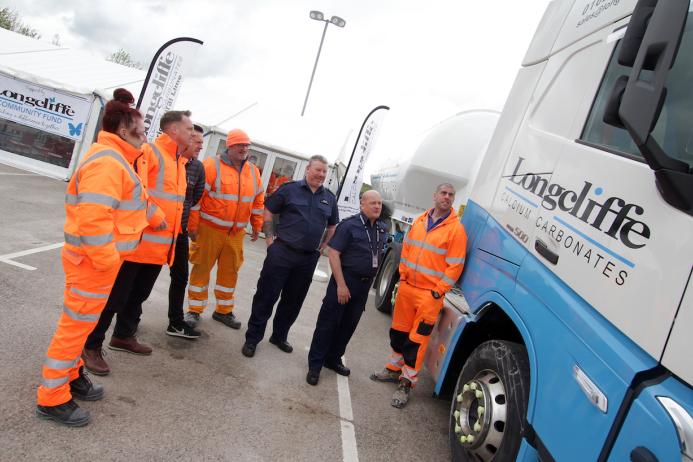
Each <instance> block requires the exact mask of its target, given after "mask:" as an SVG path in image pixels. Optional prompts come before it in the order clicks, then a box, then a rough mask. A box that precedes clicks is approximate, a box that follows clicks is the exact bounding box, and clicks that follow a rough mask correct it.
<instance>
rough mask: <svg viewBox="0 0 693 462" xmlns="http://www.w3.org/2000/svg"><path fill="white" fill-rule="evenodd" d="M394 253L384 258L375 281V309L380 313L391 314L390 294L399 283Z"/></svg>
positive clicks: (389, 253)
mask: <svg viewBox="0 0 693 462" xmlns="http://www.w3.org/2000/svg"><path fill="white" fill-rule="evenodd" d="M395 254H396V252H394V251H390V252H388V254H387V255H386V256H385V261H383V266H382V270H381V271H379V272H378V277H377V279H376V281H375V307H376V309H377V310H378V311H380V312H381V313H387V314H389V313H392V292H393V291H394V289H395V284H397V281H399V271H398V270H397V266H398V264H397V261H396V259H397V258H396V255H395Z"/></svg>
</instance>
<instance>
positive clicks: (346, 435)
mask: <svg viewBox="0 0 693 462" xmlns="http://www.w3.org/2000/svg"><path fill="white" fill-rule="evenodd" d="M342 361H343V362H344V365H346V360H345V359H344V358H342ZM337 394H338V395H339V417H340V418H341V430H342V459H343V460H344V462H358V461H359V451H358V448H357V446H356V430H355V429H354V422H353V420H354V414H353V412H352V410H351V393H350V392H349V379H348V378H346V377H344V376H343V375H337Z"/></svg>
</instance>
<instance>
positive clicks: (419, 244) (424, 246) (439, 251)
mask: <svg viewBox="0 0 693 462" xmlns="http://www.w3.org/2000/svg"><path fill="white" fill-rule="evenodd" d="M404 242H405V243H408V244H412V245H415V246H416V247H421V248H422V249H426V250H430V251H431V252H433V253H437V254H438V255H445V253H446V252H447V250H446V249H441V248H440V247H436V246H434V245H432V244H429V243H428V242H422V241H417V240H416V239H409V238H408V237H405V238H404Z"/></svg>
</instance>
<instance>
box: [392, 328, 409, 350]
mask: <svg viewBox="0 0 693 462" xmlns="http://www.w3.org/2000/svg"><path fill="white" fill-rule="evenodd" d="M408 338H409V333H408V332H402V331H400V330H395V329H392V328H390V346H391V347H392V349H393V350H395V351H396V352H397V353H402V354H404V351H403V348H404V344H405V343H407V340H408Z"/></svg>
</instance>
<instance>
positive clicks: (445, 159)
mask: <svg viewBox="0 0 693 462" xmlns="http://www.w3.org/2000/svg"><path fill="white" fill-rule="evenodd" d="M499 115H500V113H499V112H498V111H492V110H471V111H464V112H460V113H458V114H456V115H454V116H452V117H450V118H448V119H445V120H444V121H442V122H441V123H439V124H437V125H435V126H434V127H433V128H431V129H430V130H429V132H428V133H427V134H426V136H425V137H424V139H423V141H422V142H421V144H420V145H419V147H418V148H417V149H416V151H415V152H414V155H413V156H412V158H411V159H409V160H407V161H404V162H401V163H397V164H395V165H388V166H385V167H383V168H381V169H379V170H378V171H376V172H375V173H374V174H373V175H371V185H372V187H373V189H375V190H377V191H379V192H380V194H381V195H382V197H383V216H382V218H383V220H385V221H386V222H388V224H389V226H390V235H391V236H390V239H389V240H388V247H387V249H386V251H385V254H384V256H383V261H382V264H381V265H380V269H379V270H378V274H377V275H376V278H375V283H374V287H375V305H376V308H377V309H378V310H379V311H382V312H384V313H389V312H390V311H391V310H392V292H393V290H394V287H395V284H396V283H397V281H398V280H399V273H398V272H397V267H398V266H399V257H400V252H401V248H402V240H403V238H404V235H405V234H406V233H407V231H408V230H409V227H410V225H411V223H412V222H413V221H414V219H415V218H416V217H417V216H418V215H421V214H422V213H423V212H424V211H426V210H427V209H428V208H430V207H431V205H432V200H433V193H434V191H435V187H436V186H437V185H439V184H440V183H450V184H452V185H453V186H454V187H455V190H456V191H457V194H456V197H455V210H458V211H459V213H460V214H461V212H462V211H463V210H464V205H465V204H466V202H467V197H468V196H469V192H468V191H469V190H470V189H471V186H472V183H473V180H474V178H475V176H476V173H477V171H478V169H479V165H480V163H481V159H482V157H483V155H484V153H485V152H486V146H487V145H488V142H489V140H490V139H491V135H492V134H493V131H494V129H495V127H496V123H497V122H498V117H499Z"/></svg>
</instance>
